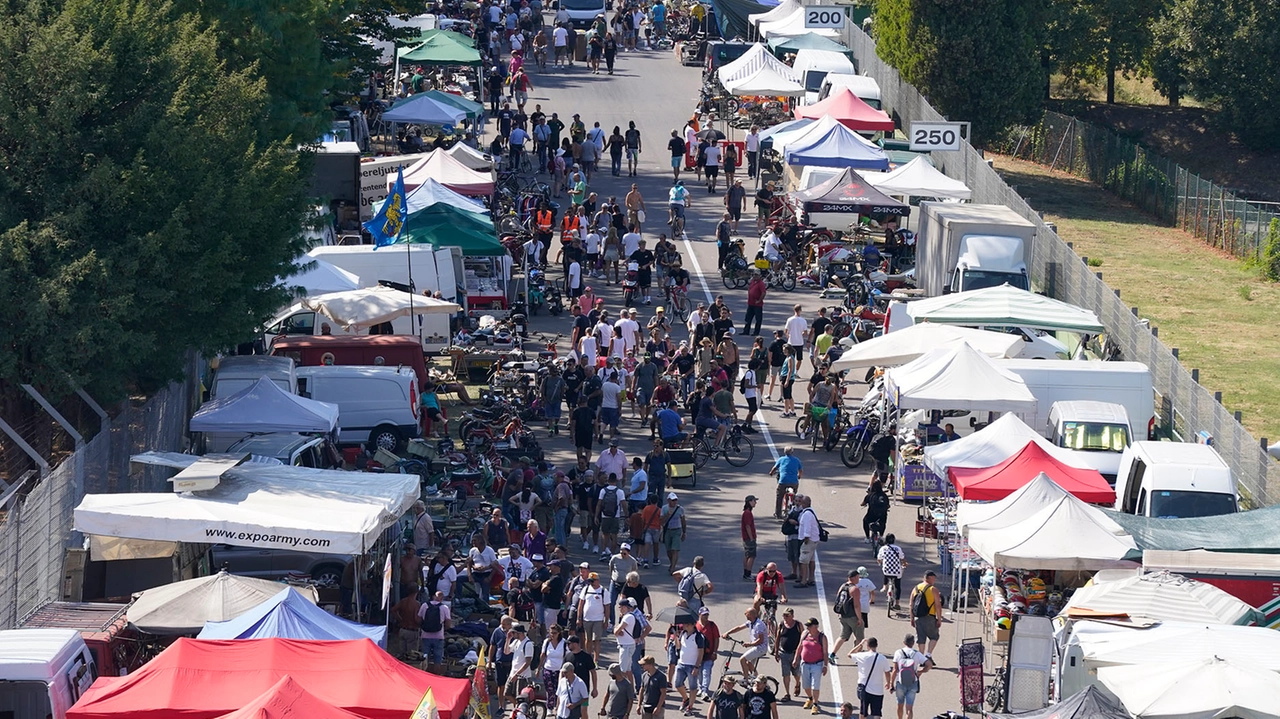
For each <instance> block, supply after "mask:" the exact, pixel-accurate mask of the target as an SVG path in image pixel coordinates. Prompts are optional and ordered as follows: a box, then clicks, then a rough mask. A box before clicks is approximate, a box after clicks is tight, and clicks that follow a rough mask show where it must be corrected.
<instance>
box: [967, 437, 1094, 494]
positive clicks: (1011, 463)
mask: <svg viewBox="0 0 1280 719" xmlns="http://www.w3.org/2000/svg"><path fill="white" fill-rule="evenodd" d="M1042 474H1043V475H1048V477H1049V478H1050V479H1052V480H1053V481H1054V482H1055V483H1056V484H1057V485H1058V486H1060V487H1062V488H1063V489H1065V490H1067V492H1068V493H1070V494H1072V495H1074V496H1075V497H1078V498H1079V499H1081V500H1082V501H1085V502H1088V503H1089V504H1105V505H1111V504H1114V503H1115V501H1116V491H1115V490H1114V489H1112V488H1111V485H1109V484H1107V480H1105V479H1103V478H1102V474H1101V473H1099V472H1098V470H1096V469H1079V468H1076V467H1070V466H1067V465H1065V464H1062V463H1061V462H1059V461H1058V460H1056V459H1054V458H1053V456H1052V455H1050V454H1049V453H1048V452H1045V451H1044V449H1042V448H1041V447H1040V445H1038V444H1036V443H1035V442H1030V441H1028V442H1027V443H1026V444H1025V445H1024V446H1023V447H1022V449H1020V450H1018V452H1017V453H1016V454H1014V455H1013V456H1011V457H1009V458H1008V459H1006V460H1004V461H1003V462H1001V463H999V464H996V465H993V466H991V467H984V468H976V467H974V468H961V467H950V468H948V469H947V479H948V480H950V482H951V486H953V487H955V488H956V493H957V494H958V495H959V497H960V499H963V500H966V501H967V500H974V501H986V502H989V501H992V500H996V499H1003V498H1004V497H1007V496H1009V495H1010V494H1012V493H1013V492H1015V491H1016V490H1018V489H1020V488H1021V487H1022V486H1023V485H1025V484H1026V483H1027V482H1028V481H1030V479H1031V478H1033V477H1037V476H1039V475H1042Z"/></svg>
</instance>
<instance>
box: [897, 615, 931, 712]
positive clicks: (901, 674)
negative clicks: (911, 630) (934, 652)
mask: <svg viewBox="0 0 1280 719" xmlns="http://www.w3.org/2000/svg"><path fill="white" fill-rule="evenodd" d="M892 665H893V668H892V671H890V673H889V684H890V685H891V686H892V687H893V694H894V696H895V697H897V699H898V717H899V719H913V717H914V715H915V712H914V708H915V703H916V692H919V691H920V675H921V674H924V673H925V672H927V671H929V670H930V669H931V668H932V667H933V660H932V659H930V658H929V657H927V656H925V655H924V654H921V653H920V652H919V651H917V650H916V636H915V635H914V634H908V635H907V636H906V638H905V639H903V640H902V646H901V647H899V648H898V651H896V652H894V653H893V662H892ZM904 708H905V709H906V711H905V712H904V711H903V709H904Z"/></svg>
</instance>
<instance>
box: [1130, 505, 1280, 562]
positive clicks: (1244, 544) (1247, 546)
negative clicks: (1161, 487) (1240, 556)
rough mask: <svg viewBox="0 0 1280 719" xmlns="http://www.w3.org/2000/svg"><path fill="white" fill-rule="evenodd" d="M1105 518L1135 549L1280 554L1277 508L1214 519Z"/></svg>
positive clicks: (1279, 523) (1278, 511) (1278, 510)
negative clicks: (1129, 539) (1115, 525)
mask: <svg viewBox="0 0 1280 719" xmlns="http://www.w3.org/2000/svg"><path fill="white" fill-rule="evenodd" d="M1107 516H1108V517H1110V518H1111V519H1113V520H1115V522H1116V524H1119V525H1120V526H1121V527H1124V530H1125V531H1126V532H1128V533H1129V534H1130V535H1132V536H1133V541H1134V542H1135V543H1136V544H1137V545H1138V548H1139V549H1160V550H1167V551H1178V552H1181V551H1186V550H1189V549H1207V550H1210V551H1216V552H1256V553H1262V554H1277V553H1280V535H1278V534H1277V533H1276V527H1280V506H1271V507H1263V508H1261V509H1251V510H1249V511H1247V512H1237V513H1236V514H1221V515H1218V516H1214V517H1187V518H1183V519H1167V518H1162V517H1139V516H1137V515H1132V514H1124V513H1123V512H1112V511H1107Z"/></svg>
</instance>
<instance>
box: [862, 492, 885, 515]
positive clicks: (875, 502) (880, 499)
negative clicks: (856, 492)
mask: <svg viewBox="0 0 1280 719" xmlns="http://www.w3.org/2000/svg"><path fill="white" fill-rule="evenodd" d="M867 509H868V510H869V511H870V512H871V513H872V514H874V515H875V516H877V517H878V516H880V515H881V514H888V513H889V495H887V494H884V493H882V492H877V493H876V494H873V495H871V500H870V501H869V502H867Z"/></svg>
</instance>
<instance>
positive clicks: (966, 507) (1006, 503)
mask: <svg viewBox="0 0 1280 719" xmlns="http://www.w3.org/2000/svg"><path fill="white" fill-rule="evenodd" d="M1066 494H1067V490H1065V489H1063V488H1062V487H1059V486H1058V485H1057V483H1055V482H1054V481H1053V480H1052V479H1049V475H1047V474H1045V473H1043V472H1041V473H1040V474H1038V475H1036V476H1035V478H1034V479H1032V480H1031V481H1030V482H1027V483H1026V484H1024V485H1022V487H1021V488H1019V489H1017V490H1015V491H1014V492H1013V493H1012V494H1010V495H1008V496H1006V497H1005V498H1004V499H1000V500H997V501H995V502H961V503H960V504H958V505H957V506H956V528H957V529H959V530H960V532H961V533H963V534H966V535H967V534H968V533H969V529H970V528H971V527H974V528H978V527H982V528H988V529H999V528H1001V527H1010V526H1013V525H1015V524H1017V523H1018V522H1021V521H1022V520H1024V519H1026V518H1027V517H1030V516H1031V515H1033V514H1035V513H1036V512H1039V511H1040V510H1042V509H1044V508H1045V507H1048V506H1049V505H1051V504H1053V503H1054V502H1056V501H1058V500H1059V499H1062V497H1064V496H1065V495H1066Z"/></svg>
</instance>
